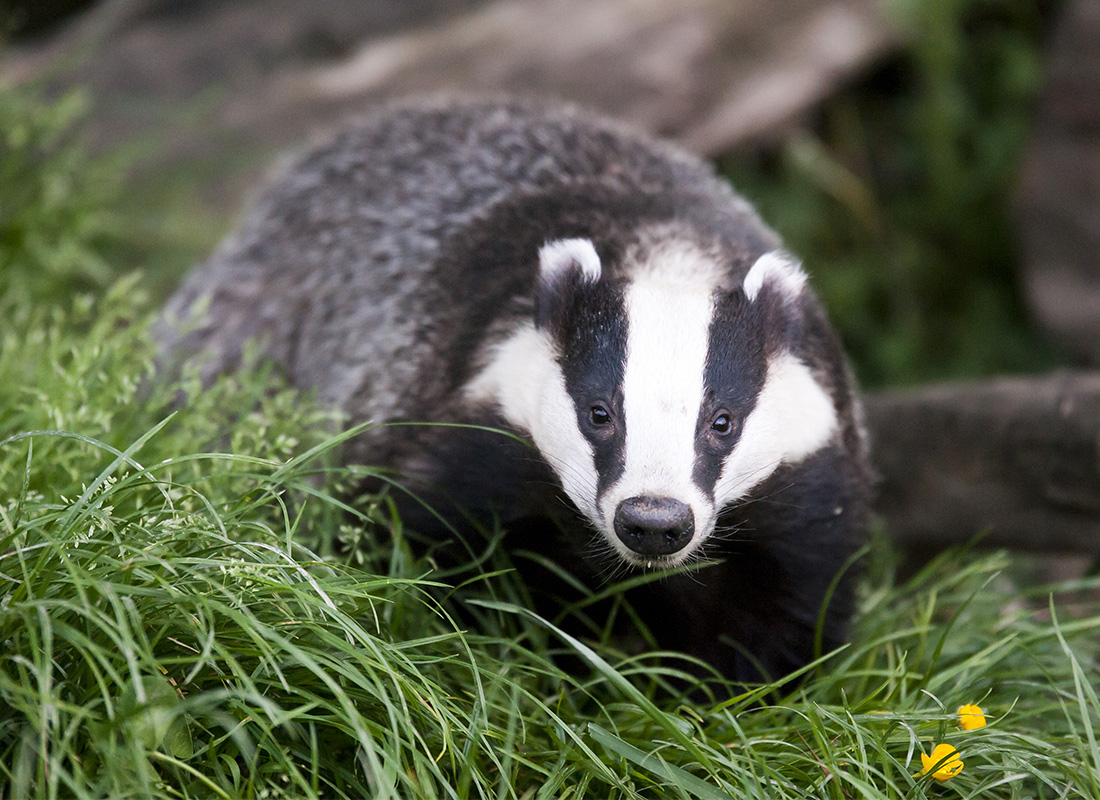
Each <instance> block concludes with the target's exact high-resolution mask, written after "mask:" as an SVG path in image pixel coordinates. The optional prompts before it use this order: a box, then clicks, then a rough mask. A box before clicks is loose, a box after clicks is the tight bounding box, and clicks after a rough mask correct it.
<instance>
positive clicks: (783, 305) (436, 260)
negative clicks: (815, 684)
mask: <svg viewBox="0 0 1100 800" xmlns="http://www.w3.org/2000/svg"><path fill="white" fill-rule="evenodd" d="M159 335H160V337H161V339H162V342H163V346H164V351H165V352H166V353H168V354H170V355H169V358H170V359H173V360H181V359H184V358H197V359H199V361H200V363H201V365H202V370H203V374H204V376H205V377H207V378H210V377H212V376H214V375H216V374H218V373H220V372H223V371H226V370H231V369H235V368H237V367H239V365H240V363H241V358H242V351H243V349H244V347H245V345H246V343H247V342H250V341H255V342H257V343H259V347H260V348H261V349H262V351H263V353H264V355H265V356H266V357H267V358H269V359H271V360H272V361H274V362H275V363H276V364H277V365H278V366H279V367H280V368H281V369H282V370H283V371H284V372H285V374H286V375H287V376H288V377H289V379H290V380H291V381H292V382H293V383H294V384H295V385H298V386H301V387H309V388H312V389H315V390H316V392H317V394H318V396H319V398H320V400H321V401H322V402H323V403H326V404H328V405H329V406H331V407H333V408H336V409H339V410H340V411H342V412H343V413H344V414H345V415H346V417H347V419H348V420H350V421H351V422H362V421H368V420H370V421H374V422H377V423H399V422H415V423H436V424H427V425H417V426H400V425H376V426H373V427H371V428H370V429H369V430H368V431H367V432H366V433H364V434H363V435H360V436H358V437H357V438H355V439H353V440H352V441H351V442H350V443H349V444H348V445H347V447H346V450H345V452H344V453H343V457H344V458H345V460H346V461H348V462H349V463H362V464H369V465H372V466H376V467H386V468H389V469H390V470H392V474H393V475H394V476H396V477H395V479H394V480H395V481H396V482H397V483H398V484H400V485H401V486H402V487H404V489H405V490H407V491H406V492H401V493H397V494H395V498H396V502H398V505H399V508H400V512H401V516H402V518H403V520H404V524H405V525H406V526H409V527H412V528H415V529H416V530H418V531H420V532H421V533H422V534H424V535H426V536H429V537H446V536H450V535H452V532H453V531H454V530H455V526H456V525H460V524H461V523H462V521H463V520H480V521H482V522H485V523H491V522H493V521H494V520H496V521H499V522H500V523H501V524H503V525H504V526H505V527H506V528H508V529H509V530H510V531H511V532H510V533H508V534H507V537H511V536H513V535H514V536H516V537H517V539H516V541H517V542H522V541H524V539H523V535H524V533H523V532H524V531H537V533H533V534H530V535H529V536H528V538H527V543H528V544H530V540H531V539H537V540H539V542H542V543H545V540H548V539H552V540H553V542H554V546H553V549H552V550H551V551H550V552H553V554H554V558H555V559H557V562H556V563H560V565H561V569H562V570H564V571H567V572H568V574H570V575H574V576H576V578H577V580H579V581H583V582H588V583H589V585H592V586H597V587H598V586H599V585H600V581H604V580H607V579H608V577H609V576H612V575H617V574H622V573H623V571H624V570H631V569H634V570H642V571H645V570H661V571H662V573H663V574H662V576H661V577H660V578H659V579H655V580H652V581H649V582H646V583H644V584H643V585H642V586H640V587H639V588H638V589H636V590H635V597H634V598H633V602H634V607H635V608H636V609H637V610H638V613H639V614H640V615H641V618H642V619H644V620H645V622H646V625H647V626H648V627H649V628H650V630H651V632H652V633H653V635H654V636H656V638H657V641H658V642H659V643H660V645H661V646H662V647H665V648H668V649H670V650H676V651H679V652H682V653H686V654H688V655H689V656H692V657H694V659H696V660H697V661H698V662H699V663H704V664H709V665H711V666H712V667H713V668H714V669H715V670H717V671H718V672H720V673H721V674H723V675H725V676H727V677H729V678H731V679H734V680H738V681H748V680H756V679H759V678H760V677H771V678H777V677H779V676H782V675H785V674H787V673H789V672H790V671H792V670H796V669H797V668H799V667H801V666H803V665H805V664H806V663H808V662H809V661H810V660H811V659H812V658H813V657H814V655H815V641H816V642H817V644H818V645H820V646H823V647H824V648H825V649H826V650H827V649H830V648H833V647H835V646H837V645H839V644H841V643H842V642H843V641H844V639H845V636H846V628H847V625H848V622H849V619H850V617H851V614H852V612H853V605H854V592H855V582H854V577H855V575H856V571H855V570H854V569H851V568H850V567H851V564H852V562H853V560H854V555H855V554H856V553H857V551H859V549H860V547H861V546H862V544H863V543H864V541H865V538H866V530H867V525H868V502H869V490H870V483H871V481H870V471H869V469H868V463H867V448H866V444H865V440H864V433H863V430H862V427H861V423H860V406H859V401H858V398H857V395H856V391H855V387H854V384H853V379H852V377H851V373H850V370H849V367H848V365H847V362H846V359H845V356H844V354H843V352H842V348H841V346H840V344H839V342H838V338H837V336H836V334H835V333H834V331H833V329H832V328H831V327H830V325H829V322H828V321H827V319H826V315H825V313H824V311H823V309H822V306H821V305H820V303H819V302H818V300H817V299H815V296H814V294H813V292H812V291H811V289H810V287H809V286H808V284H807V276H806V274H805V272H804V271H803V270H802V268H801V266H800V265H799V263H798V261H797V260H796V259H795V258H794V257H793V256H792V255H791V254H790V253H788V252H786V251H785V250H783V249H782V247H781V244H780V241H779V239H778V237H777V236H776V234H775V233H773V232H772V231H771V230H770V229H769V228H768V227H766V226H765V225H764V224H763V223H762V222H761V220H760V219H759V218H758V216H757V214H756V213H755V212H754V210H753V209H752V208H751V207H750V205H749V204H748V203H747V202H746V201H745V200H743V199H742V198H741V197H740V196H738V195H737V194H735V193H734V192H733V190H732V189H731V188H730V187H729V186H728V185H727V183H725V182H724V181H723V180H721V179H720V178H718V177H717V176H716V174H715V173H714V171H713V170H712V169H711V168H710V167H709V166H708V165H706V164H705V163H704V162H702V161H701V160H699V159H698V158H696V157H694V156H692V155H689V154H686V153H684V152H682V151H681V150H679V149H677V148H676V147H674V146H672V145H670V144H667V143H664V142H661V141H658V140H655V139H653V138H650V137H647V136H646V135H643V134H641V133H638V132H635V131H633V130H631V129H630V128H628V127H626V126H624V125H622V124H619V123H616V122H613V121H610V120H607V119H604V118H602V117H600V116H598V115H596V114H594V113H590V112H585V111H582V110H579V109H576V108H573V107H568V106H561V105H556V104H549V103H537V102H533V101H518V100H501V99H454V98H445V99H441V98H434V99H420V100H412V101H404V102H399V103H392V104H390V105H386V106H383V107H381V108H380V109H377V110H376V111H375V112H374V113H370V114H368V115H366V116H365V117H363V118H361V119H358V120H356V121H354V122H353V123H351V124H349V125H347V126H346V127H344V128H343V129H342V130H340V131H339V132H338V133H336V134H335V135H334V136H332V137H331V138H330V139H328V140H327V141H326V142H324V143H322V144H321V145H320V146H317V147H315V148H314V149H312V150H311V151H309V152H308V153H306V154H305V155H304V156H301V157H300V158H298V159H297V161H295V162H294V163H293V164H292V165H290V166H289V168H288V169H286V171H285V172H284V173H283V174H282V175H281V176H280V177H279V178H278V179H277V180H275V181H274V182H272V183H271V184H270V186H269V187H268V188H267V189H266V190H265V191H264V192H262V193H261V194H260V195H259V196H258V198H257V201H256V203H255V204H254V209H253V211H252V212H251V214H250V216H248V217H247V219H246V221H245V222H244V223H243V225H242V226H241V227H240V228H239V229H238V231H237V232H236V233H235V234H233V235H231V236H230V237H229V239H228V240H227V241H226V242H225V243H224V244H223V245H222V246H221V247H220V249H218V250H217V252H216V253H215V254H214V255H213V256H212V257H211V258H210V259H209V260H208V261H206V262H205V263H204V264H202V265H200V266H199V267H197V268H196V269H195V270H194V271H192V272H191V274H190V275H189V276H188V277H187V278H186V280H185V282H184V283H183V285H182V287H181V288H180V289H179V290H178V292H177V293H176V294H175V295H174V296H173V297H172V299H171V300H170V302H169V304H168V307H167V309H166V313H165V315H164V323H163V324H162V325H161V327H160V333H159ZM546 520H550V521H552V522H553V524H552V525H549V526H547V525H540V524H538V523H539V522H540V521H546ZM507 537H506V539H505V541H506V542H508V541H509V539H508V538H507Z"/></svg>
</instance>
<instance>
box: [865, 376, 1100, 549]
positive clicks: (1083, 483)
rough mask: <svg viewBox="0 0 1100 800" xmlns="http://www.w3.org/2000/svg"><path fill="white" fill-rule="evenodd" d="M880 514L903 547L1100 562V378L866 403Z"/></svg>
mask: <svg viewBox="0 0 1100 800" xmlns="http://www.w3.org/2000/svg"><path fill="white" fill-rule="evenodd" d="M867 424H868V429H869V432H870V434H871V439H872V453H873V457H874V461H875V465H876V467H877V469H878V470H879V473H880V476H881V485H880V491H879V503H878V509H879V511H880V513H881V514H882V516H883V517H884V518H885V521H886V524H887V528H888V531H889V533H890V534H891V536H892V537H893V538H895V539H896V540H897V541H898V542H899V543H900V544H902V545H903V546H907V547H914V548H918V549H921V550H928V549H934V548H939V547H945V546H949V545H953V544H961V543H964V542H966V541H969V540H970V539H971V538H972V537H973V536H975V535H976V534H978V533H979V532H982V531H987V532H988V533H987V536H986V538H985V540H984V541H985V543H987V544H989V545H993V546H1006V547H1011V548H1015V549H1020V550H1033V551H1040V552H1047V553H1089V554H1093V555H1100V373H1096V372H1056V373H1052V374H1049V375H1044V376H1039V377H1028V378H997V379H993V380H989V381H984V382H974V383H949V384H942V385H937V386H929V387H923V388H919V389H911V390H903V391H890V392H883V393H880V394H876V395H872V396H870V397H868V398H867Z"/></svg>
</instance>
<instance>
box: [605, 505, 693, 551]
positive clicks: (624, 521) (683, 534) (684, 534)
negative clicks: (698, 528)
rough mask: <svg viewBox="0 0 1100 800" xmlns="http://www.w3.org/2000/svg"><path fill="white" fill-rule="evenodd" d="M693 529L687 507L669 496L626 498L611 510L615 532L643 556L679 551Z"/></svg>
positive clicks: (628, 545)
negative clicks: (612, 511)
mask: <svg viewBox="0 0 1100 800" xmlns="http://www.w3.org/2000/svg"><path fill="white" fill-rule="evenodd" d="M694 532H695V515H694V514H692V513H691V507H690V506H688V505H687V504H685V503H681V502H680V501H679V500H673V499H672V498H671V497H628V498H627V499H626V500H623V501H622V502H621V503H619V507H618V508H617V509H616V510H615V533H616V534H617V535H618V537H619V539H621V540H622V542H623V544H625V545H626V546H627V547H629V548H630V549H631V550H633V551H634V552H635V553H638V554H640V555H643V556H667V555H668V554H669V553H675V552H676V551H677V550H682V549H683V548H684V546H685V545H686V544H687V543H688V542H689V541H691V534H692V533H694Z"/></svg>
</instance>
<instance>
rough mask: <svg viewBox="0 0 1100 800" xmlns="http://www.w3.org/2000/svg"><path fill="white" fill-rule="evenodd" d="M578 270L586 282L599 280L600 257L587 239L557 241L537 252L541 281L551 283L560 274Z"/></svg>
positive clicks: (547, 244) (545, 245)
mask: <svg viewBox="0 0 1100 800" xmlns="http://www.w3.org/2000/svg"><path fill="white" fill-rule="evenodd" d="M570 269H580V271H581V276H582V277H583V278H584V279H585V280H588V281H598V280H599V279H600V271H601V270H600V257H599V256H598V255H597V254H596V248H595V247H594V246H593V245H592V242H591V240H589V239H558V240H557V241H556V242H547V243H546V244H544V245H543V246H542V249H540V250H539V272H540V274H541V275H542V278H543V280H550V281H553V280H554V278H556V277H557V276H558V275H560V274H561V273H563V272H565V271H567V270H570Z"/></svg>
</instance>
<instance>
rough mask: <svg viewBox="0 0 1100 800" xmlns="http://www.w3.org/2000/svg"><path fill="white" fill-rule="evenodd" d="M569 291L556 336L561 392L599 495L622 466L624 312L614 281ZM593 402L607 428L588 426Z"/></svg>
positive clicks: (623, 437) (621, 470)
mask: <svg viewBox="0 0 1100 800" xmlns="http://www.w3.org/2000/svg"><path fill="white" fill-rule="evenodd" d="M573 289H574V293H573V298H572V302H571V303H570V304H569V307H568V309H567V310H566V311H565V312H564V315H565V319H564V320H563V323H564V324H563V325H562V326H561V328H560V329H559V332H558V345H559V347H560V349H561V356H560V359H559V361H560V364H561V368H562V372H563V373H564V375H565V388H566V391H567V392H568V393H569V396H570V397H572V398H573V403H574V405H575V407H576V412H577V425H578V426H579V427H580V430H581V432H582V433H583V434H584V436H585V438H586V439H587V440H588V441H589V443H590V444H591V445H592V451H593V454H594V456H595V466H596V474H597V475H598V476H599V477H598V482H597V497H599V496H602V495H603V493H604V491H605V490H606V489H607V487H608V486H610V485H612V484H613V483H614V482H615V481H617V480H618V479H619V478H620V477H621V476H622V474H623V469H624V468H625V447H626V426H625V419H624V417H623V373H624V371H625V369H626V340H627V320H626V308H625V305H624V298H623V291H622V287H621V286H620V285H618V284H617V283H615V282H611V281H599V282H597V283H587V282H586V283H581V284H579V285H576V286H574V287H573ZM596 402H599V403H603V404H604V405H606V407H607V409H608V411H610V413H611V418H612V422H611V423H610V424H609V425H605V426H600V427H595V426H593V425H592V424H591V419H590V416H591V415H590V411H591V408H592V404H593V403H596Z"/></svg>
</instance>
